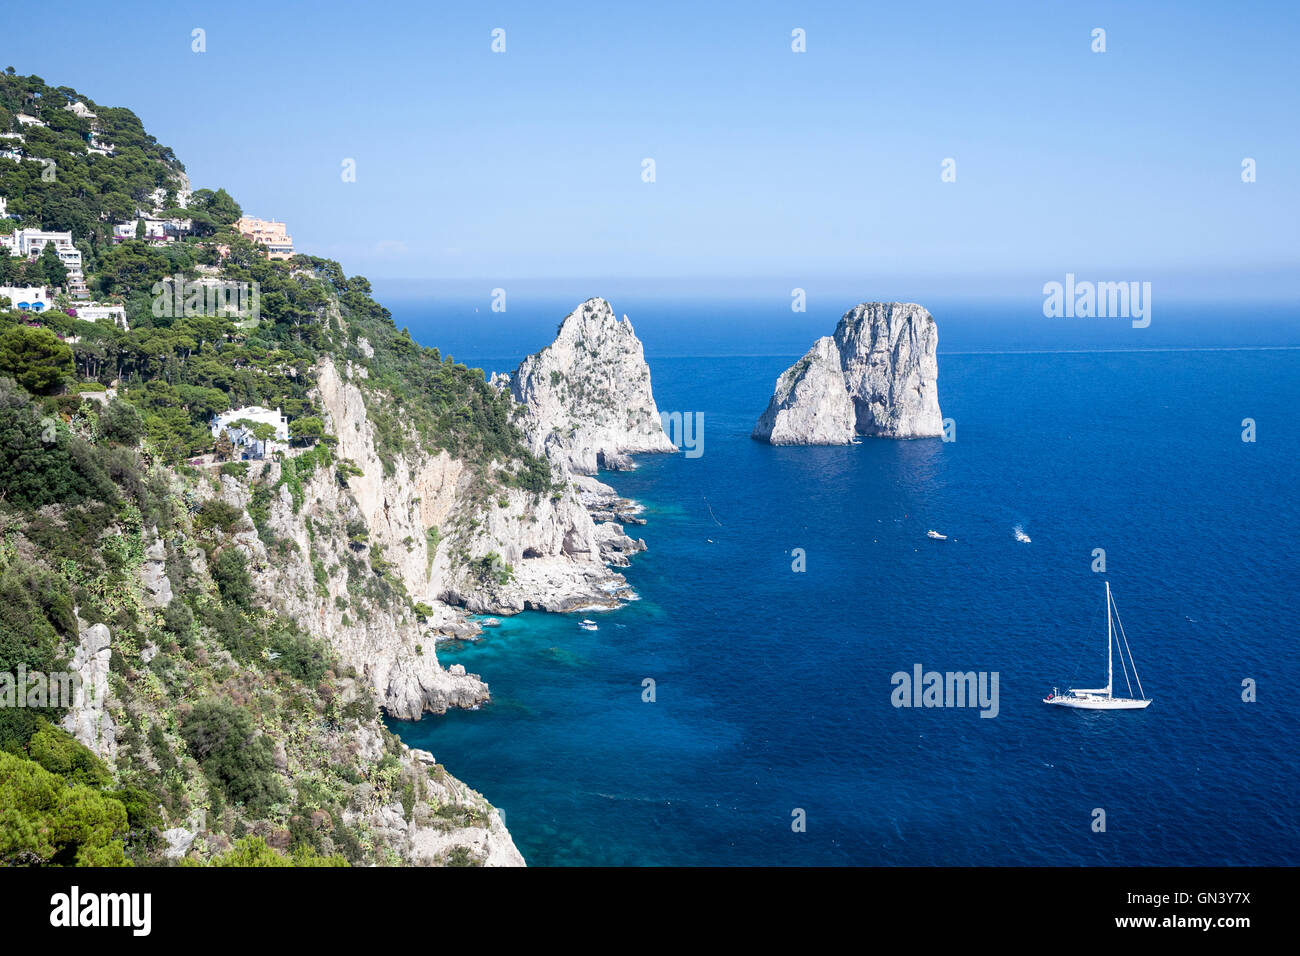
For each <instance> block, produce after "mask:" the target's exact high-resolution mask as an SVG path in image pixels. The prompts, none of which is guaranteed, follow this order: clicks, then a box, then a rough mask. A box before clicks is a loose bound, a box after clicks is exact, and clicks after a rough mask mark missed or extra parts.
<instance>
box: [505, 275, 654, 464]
mask: <svg viewBox="0 0 1300 956" xmlns="http://www.w3.org/2000/svg"><path fill="white" fill-rule="evenodd" d="M510 388H511V394H512V396H513V397H514V399H515V401H517V402H519V403H520V404H521V405H523V406H525V408H526V409H527V419H526V425H525V428H524V430H525V433H526V435H527V437H528V443H529V446H530V448H531V449H532V451H533V453H534V454H537V455H545V456H546V457H547V458H549V459H550V460H551V461H552V462H555V463H556V464H558V465H560V466H562V467H563V468H565V469H566V470H568V471H571V472H573V473H575V474H579V475H591V474H595V472H596V470H597V469H598V468H601V467H603V468H607V469H611V470H617V469H623V468H629V467H631V462H630V460H629V459H628V457H627V456H628V455H629V454H639V453H648V452H673V451H676V448H675V447H674V446H673V444H672V442H670V441H669V440H668V436H667V435H665V434H664V429H663V425H662V423H661V422H660V419H659V409H658V408H657V407H656V406H655V400H654V395H653V394H652V393H651V391H650V370H649V368H648V367H647V365H646V362H645V353H644V351H643V350H642V348H641V341H640V340H639V339H638V338H637V337H636V333H635V332H634V331H633V329H632V323H631V322H630V321H628V319H627V317H626V316H624V318H623V320H622V321H621V322H620V321H619V320H618V319H617V318H616V317H615V316H614V310H613V309H612V308H610V305H609V303H608V302H606V301H605V300H604V299H588V300H587V301H586V302H584V303H582V305H580V306H578V308H576V309H574V310H573V312H571V313H570V314H569V315H568V317H567V318H565V320H564V322H563V323H562V324H561V325H560V329H559V333H558V334H557V336H556V339H555V341H554V342H553V343H551V344H550V345H548V346H547V347H546V348H544V349H542V351H540V352H538V353H536V354H535V355H530V356H529V357H528V358H526V359H524V361H523V362H522V363H521V364H520V366H519V368H518V370H517V371H516V372H515V374H514V377H513V379H512V380H511V384H510Z"/></svg>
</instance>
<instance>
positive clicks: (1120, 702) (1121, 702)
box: [1043, 581, 1151, 710]
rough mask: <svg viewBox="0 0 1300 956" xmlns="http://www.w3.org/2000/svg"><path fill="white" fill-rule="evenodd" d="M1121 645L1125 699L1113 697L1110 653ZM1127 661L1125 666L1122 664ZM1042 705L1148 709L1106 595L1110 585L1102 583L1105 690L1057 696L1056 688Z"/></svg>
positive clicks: (1125, 640) (1072, 690) (1112, 602)
mask: <svg viewBox="0 0 1300 956" xmlns="http://www.w3.org/2000/svg"><path fill="white" fill-rule="evenodd" d="M1115 624H1119V634H1118V636H1117V635H1116V633H1115V627H1114V625H1115ZM1121 640H1122V641H1123V647H1122V648H1121V650H1120V654H1119V666H1120V670H1122V671H1123V673H1124V684H1125V686H1126V687H1127V688H1128V694H1129V696H1127V697H1116V696H1115V694H1114V685H1115V664H1114V651H1115V647H1116V645H1118V644H1119V643H1120V641H1121ZM1125 656H1127V657H1128V664H1127V666H1126V665H1125V663H1124V658H1125ZM1129 668H1132V670H1133V680H1135V681H1137V686H1138V695H1139V696H1138V697H1134V696H1133V684H1132V683H1131V682H1130V681H1129V679H1128V672H1129ZM1043 703H1044V704H1054V705H1056V706H1058V707H1074V708H1078V709H1080V710H1142V709H1143V708H1145V707H1149V706H1150V705H1151V701H1150V700H1148V699H1147V696H1146V693H1145V692H1144V691H1143V690H1142V680H1141V679H1140V678H1139V677H1138V673H1137V665H1136V664H1134V663H1133V652H1132V650H1130V649H1129V646H1128V635H1127V634H1125V633H1124V622H1123V621H1121V620H1120V619H1119V609H1118V608H1116V607H1115V599H1114V598H1113V597H1111V594H1110V582H1109V581H1107V582H1106V686H1105V687H1097V688H1091V689H1078V690H1076V689H1075V688H1073V687H1072V688H1070V689H1069V690H1067V691H1066V692H1065V693H1064V694H1058V693H1057V691H1056V688H1055V687H1053V688H1052V692H1051V693H1050V694H1049V695H1047V696H1046V697H1044V698H1043Z"/></svg>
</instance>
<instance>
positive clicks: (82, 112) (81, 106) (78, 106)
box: [63, 100, 95, 119]
mask: <svg viewBox="0 0 1300 956" xmlns="http://www.w3.org/2000/svg"><path fill="white" fill-rule="evenodd" d="M63 108H64V110H66V111H67V112H69V113H76V114H77V115H78V116H80V117H81V118H82V119H95V114H94V113H92V112H91V111H90V107H89V106H87V105H86V104H85V103H83V102H81V101H80V100H78V101H77V102H75V103H69V104H68V105H67V106H65V107H63Z"/></svg>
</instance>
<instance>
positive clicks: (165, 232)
mask: <svg viewBox="0 0 1300 956" xmlns="http://www.w3.org/2000/svg"><path fill="white" fill-rule="evenodd" d="M139 223H144V239H145V241H146V242H153V243H164V242H176V241H177V240H178V239H180V238H182V237H183V236H186V235H188V234H189V232H190V230H191V229H192V228H193V225H194V222H193V220H191V219H152V218H148V217H145V216H141V217H140V218H138V219H133V220H131V221H129V222H120V223H118V224H117V225H115V226H114V227H113V242H115V243H117V242H125V241H126V240H128V239H134V238H136V233H137V232H138V231H139V225H138V224H139Z"/></svg>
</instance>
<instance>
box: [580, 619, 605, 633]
mask: <svg viewBox="0 0 1300 956" xmlns="http://www.w3.org/2000/svg"><path fill="white" fill-rule="evenodd" d="M578 627H580V628H582V629H583V630H584V631H595V630H598V629H599V627H600V625H598V624H597V623H596V622H595V621H592V620H589V619H587V618H583V619H582V620H581V621H579V622H578Z"/></svg>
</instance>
